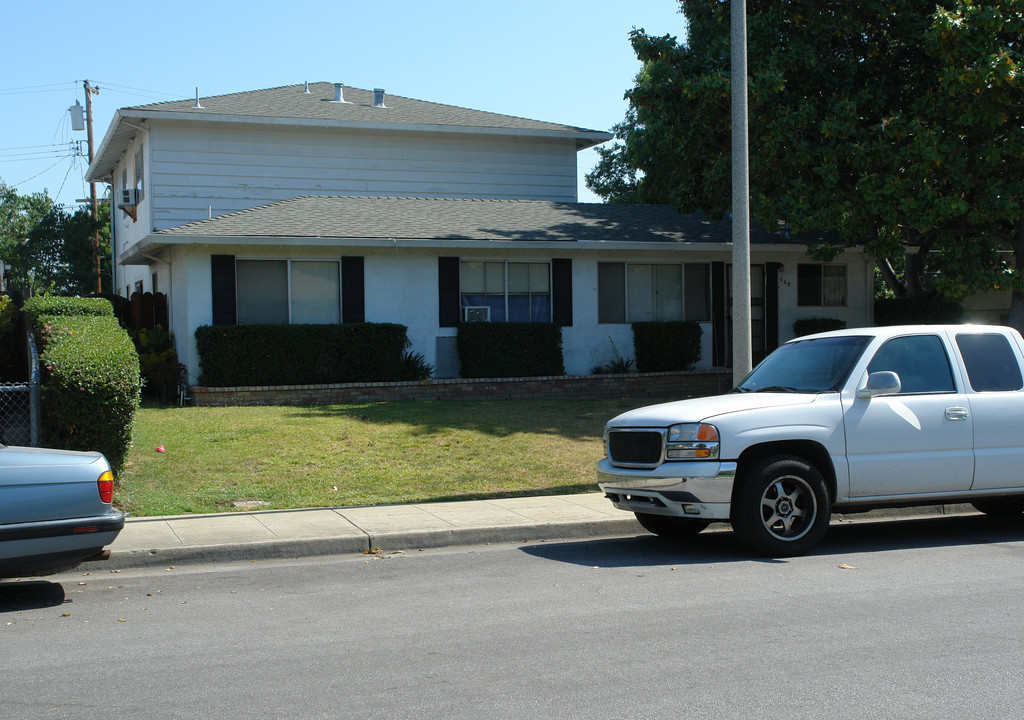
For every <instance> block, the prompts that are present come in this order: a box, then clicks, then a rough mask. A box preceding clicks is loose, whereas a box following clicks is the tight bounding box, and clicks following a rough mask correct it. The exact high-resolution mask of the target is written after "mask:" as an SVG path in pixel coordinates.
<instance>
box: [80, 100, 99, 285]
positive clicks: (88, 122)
mask: <svg viewBox="0 0 1024 720" xmlns="http://www.w3.org/2000/svg"><path fill="white" fill-rule="evenodd" d="M83 85H84V87H85V127H86V131H87V133H88V138H89V165H90V166H91V165H92V154H93V135H92V96H93V95H99V94H100V89H99V88H94V87H93V86H92V85H90V84H89V81H88V80H85V81H83ZM89 199H90V202H91V203H92V220H93V222H94V223H97V224H98V223H99V220H100V212H99V207H98V205H97V203H96V183H94V182H90V183H89ZM92 249H93V255H94V256H95V259H96V292H98V293H99V292H103V275H102V270H101V266H100V230H99V228H98V227H97V228H96V229H95V230H93V232H92Z"/></svg>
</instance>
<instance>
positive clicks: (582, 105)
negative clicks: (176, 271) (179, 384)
mask: <svg viewBox="0 0 1024 720" xmlns="http://www.w3.org/2000/svg"><path fill="white" fill-rule="evenodd" d="M678 10H679V6H678V3H677V2H676V1H675V0H515V1H511V2H489V1H487V0H437V1H436V2H431V3H425V2H405V1H402V0H359V1H358V2H355V1H350V0H335V1H334V2H330V1H322V0H311V1H308V2H297V3H290V2H281V1H280V0H279V1H278V2H267V1H266V0H253V1H252V2H247V3H240V2H239V3H236V2H220V1H219V0H205V1H204V2H199V1H198V0H179V1H178V2H168V3H160V4H156V3H149V2H137V3H128V4H113V5H111V4H106V5H89V4H87V3H86V4H83V3H72V2H64V1H63V0H57V1H53V0H44V1H43V2H37V3H30V2H16V3H15V2H10V3H7V4H6V6H5V8H4V16H5V17H4V25H5V31H4V56H5V58H4V63H3V69H2V71H0V118H2V120H0V128H2V130H3V132H2V133H0V179H2V180H3V181H4V182H5V183H7V184H8V185H13V186H15V187H16V189H17V190H18V192H19V193H22V194H27V193H31V192H36V191H41V190H43V189H44V188H45V189H46V190H48V191H49V193H50V196H51V197H53V198H55V199H56V200H57V201H58V202H61V203H67V204H73V203H75V201H76V200H77V199H79V198H86V197H88V192H89V190H88V185H87V184H86V183H85V182H84V181H83V175H84V173H85V168H86V165H87V162H86V158H85V157H79V158H77V159H76V158H75V157H73V156H72V155H71V153H70V152H69V143H71V142H73V141H77V140H81V141H82V153H83V155H84V154H85V153H86V149H85V148H86V143H85V139H86V133H85V132H72V130H71V123H70V118H69V113H68V111H67V109H68V107H70V106H71V105H74V104H75V101H76V100H78V101H79V102H81V103H82V104H83V105H84V104H85V94H84V91H83V89H82V80H84V79H88V80H89V81H90V82H91V83H92V84H93V85H94V86H98V87H99V88H100V93H99V95H98V96H94V97H93V114H94V123H93V127H94V132H95V141H96V145H97V146H98V145H99V143H100V142H101V140H102V139H103V136H104V134H105V133H106V130H107V127H108V126H109V124H110V121H111V119H112V117H113V114H114V111H115V110H116V109H117V108H119V107H127V106H132V105H142V104H147V103H152V102H160V101H165V100H178V99H182V98H189V97H194V95H195V91H196V87H198V88H199V93H200V95H201V96H208V95H221V94H225V93H232V92H242V91H246V90H257V89H260V88H269V87H277V86H281V85H292V84H299V83H302V82H304V81H307V80H308V81H310V82H342V83H345V84H346V85H349V86H352V87H358V88H364V89H373V88H375V87H381V88H384V89H385V90H386V91H387V92H388V93H389V94H394V95H401V96H404V97H410V98H416V99H420V100H429V101H431V102H439V103H446V104H451V105H459V106H463V107H469V108H473V109H475V110H486V111H489V112H497V113H504V114H508V115H517V116H520V117H526V118H530V119H533V120H544V121H548V122H557V123H563V124H567V125H576V126H580V127H584V128H588V129H593V130H611V128H612V126H613V125H614V124H615V123H617V122H619V121H620V120H622V118H623V116H624V114H625V110H626V103H625V101H624V100H623V99H622V94H623V92H624V91H625V90H626V89H628V88H629V87H630V86H631V85H632V80H633V77H634V76H635V75H636V72H637V70H638V69H639V63H638V62H637V60H636V57H635V56H634V55H633V52H632V49H631V48H630V45H629V40H628V36H629V32H630V30H631V29H633V28H634V27H636V28H643V29H645V30H647V32H649V33H652V34H658V35H664V34H671V35H675V36H677V37H682V36H684V35H685V25H684V20H683V16H682V15H680V14H679V13H678ZM596 161H597V154H596V153H595V152H594V150H586V151H583V152H581V153H579V155H578V157H577V165H578V168H579V178H580V180H579V187H580V192H579V194H580V200H581V201H584V202H596V201H598V198H597V197H596V196H594V195H593V194H592V193H590V192H589V191H587V190H586V189H585V188H584V185H583V175H584V174H585V173H586V172H587V171H588V170H589V169H590V168H591V167H592V166H593V165H594V163H595V162H596ZM102 190H103V186H100V191H101V192H102Z"/></svg>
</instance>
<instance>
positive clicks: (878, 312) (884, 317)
mask: <svg viewBox="0 0 1024 720" xmlns="http://www.w3.org/2000/svg"><path fill="white" fill-rule="evenodd" d="M963 321H964V309H963V308H962V307H960V303H959V302H957V301H956V300H950V299H949V298H944V297H940V296H935V297H923V298H913V299H912V298H884V299H881V300H875V325H877V326H879V327H881V326H883V325H932V324H952V325H957V324H959V323H962V322H963Z"/></svg>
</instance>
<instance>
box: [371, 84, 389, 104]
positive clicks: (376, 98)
mask: <svg viewBox="0 0 1024 720" xmlns="http://www.w3.org/2000/svg"><path fill="white" fill-rule="evenodd" d="M373 106H374V107H379V108H386V107H387V105H385V104H384V88H374V89H373Z"/></svg>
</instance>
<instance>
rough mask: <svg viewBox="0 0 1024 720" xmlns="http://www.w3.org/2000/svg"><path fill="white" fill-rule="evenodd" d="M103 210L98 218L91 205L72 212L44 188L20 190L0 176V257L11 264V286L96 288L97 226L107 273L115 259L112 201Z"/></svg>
mask: <svg viewBox="0 0 1024 720" xmlns="http://www.w3.org/2000/svg"><path fill="white" fill-rule="evenodd" d="M99 210H100V212H99V219H98V220H95V221H94V220H93V219H92V211H91V210H90V209H89V208H88V207H87V206H81V207H79V208H77V209H75V210H74V211H73V212H69V211H68V210H66V209H64V208H62V207H60V206H57V205H54V204H53V201H52V200H51V199H50V197H49V196H48V195H47V194H46V193H45V192H43V193H34V194H32V195H18V193H17V192H16V191H15V190H14V189H12V188H10V187H8V186H7V185H4V184H3V183H2V182H0V262H3V263H6V264H9V265H10V266H11V269H10V276H9V279H10V284H11V287H12V288H14V289H17V290H22V291H29V292H31V293H34V294H40V293H53V294H57V295H88V294H89V293H92V292H95V291H96V288H97V285H96V255H95V249H94V236H93V233H94V231H96V230H98V231H99V236H100V258H101V264H102V266H103V267H102V268H101V270H102V276H105V277H109V274H110V262H111V259H110V213H109V204H108V203H106V202H104V203H101V204H100V206H99ZM108 284H109V283H108ZM108 289H109V288H108Z"/></svg>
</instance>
